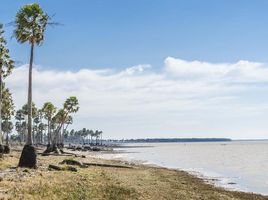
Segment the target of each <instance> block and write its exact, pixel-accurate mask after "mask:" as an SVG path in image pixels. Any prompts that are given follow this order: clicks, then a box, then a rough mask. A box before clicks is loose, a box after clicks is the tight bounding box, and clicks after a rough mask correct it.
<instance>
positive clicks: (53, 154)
mask: <svg viewBox="0 0 268 200" xmlns="http://www.w3.org/2000/svg"><path fill="white" fill-rule="evenodd" d="M37 154H38V155H42V156H72V155H71V154H66V153H64V154H57V153H37Z"/></svg>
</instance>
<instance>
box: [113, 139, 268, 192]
mask: <svg viewBox="0 0 268 200" xmlns="http://www.w3.org/2000/svg"><path fill="white" fill-rule="evenodd" d="M136 145H139V146H140V145H141V146H151V147H143V148H141V147H138V148H127V149H123V151H124V152H122V153H120V154H118V155H114V156H116V157H118V158H124V159H127V160H139V161H144V162H146V163H148V164H157V165H160V166H163V167H169V168H176V169H183V170H187V171H190V172H195V173H196V172H197V173H199V174H200V175H203V176H204V177H210V178H213V180H214V179H217V180H214V181H215V184H216V185H220V186H224V187H227V188H231V189H238V190H242V191H248V192H256V193H262V194H266V195H267V194H268V141H258V142H254V141H251V142H238V141H237V142H215V143H143V144H129V146H136ZM121 150H122V149H121Z"/></svg>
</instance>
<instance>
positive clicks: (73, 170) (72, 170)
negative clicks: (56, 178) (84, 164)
mask: <svg viewBox="0 0 268 200" xmlns="http://www.w3.org/2000/svg"><path fill="white" fill-rule="evenodd" d="M48 169H49V170H55V171H71V172H77V169H76V168H75V167H72V166H64V167H60V166H57V165H51V164H50V165H48Z"/></svg>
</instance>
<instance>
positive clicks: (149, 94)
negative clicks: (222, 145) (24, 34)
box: [7, 57, 268, 138]
mask: <svg viewBox="0 0 268 200" xmlns="http://www.w3.org/2000/svg"><path fill="white" fill-rule="evenodd" d="M27 76H28V69H27V65H23V66H21V67H18V68H16V69H15V70H14V72H13V74H12V75H11V76H10V77H9V78H8V80H7V85H8V86H9V87H10V89H11V91H12V92H13V96H14V99H15V103H16V105H17V107H20V106H21V105H22V104H23V103H25V102H26V99H27V96H26V92H27V91H26V89H27ZM267 82H268V68H267V65H265V64H262V63H255V62H249V61H239V62H237V63H220V64H214V63H207V62H200V61H185V60H181V59H175V58H171V57H168V58H166V59H165V66H164V67H163V70H162V71H161V72H158V73H156V72H155V70H154V69H153V68H151V66H150V65H138V66H134V67H130V68H126V69H124V70H122V71H115V70H112V69H103V70H92V69H80V70H78V71H76V72H72V71H56V70H46V69H45V68H40V67H37V68H35V69H34V71H33V100H34V102H36V104H37V105H38V106H39V107H40V106H42V104H43V103H44V102H46V101H51V102H54V103H55V105H57V106H58V107H60V106H61V105H62V103H63V102H64V100H65V99H66V98H67V97H68V96H71V95H75V96H77V97H78V99H79V102H80V105H81V109H80V111H79V112H78V113H77V114H76V117H75V123H74V125H73V127H74V128H82V127H88V128H92V129H97V128H98V129H103V130H104V132H105V133H106V136H107V137H115V138H122V137H125V138H131V137H134V138H136V137H233V138H249V137H252V138H253V137H259V138H261V137H265V134H266V132H265V130H266V129H265V126H266V121H267V120H264V119H267V117H266V118H265V112H264V111H266V113H267V110H268V103H266V102H268V101H266V100H264V99H266V98H267V95H266V93H267V92H268V86H267V85H266V84H267ZM252 83H254V84H252ZM258 84H260V85H258ZM253 133H254V134H253Z"/></svg>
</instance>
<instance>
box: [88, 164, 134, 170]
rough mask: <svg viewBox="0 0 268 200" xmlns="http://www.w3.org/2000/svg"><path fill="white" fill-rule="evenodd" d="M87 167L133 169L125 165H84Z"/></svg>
mask: <svg viewBox="0 0 268 200" xmlns="http://www.w3.org/2000/svg"><path fill="white" fill-rule="evenodd" d="M83 164H84V165H86V166H94V167H95V166H96V167H114V168H127V169H132V168H133V167H130V166H125V165H111V164H100V163H83Z"/></svg>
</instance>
